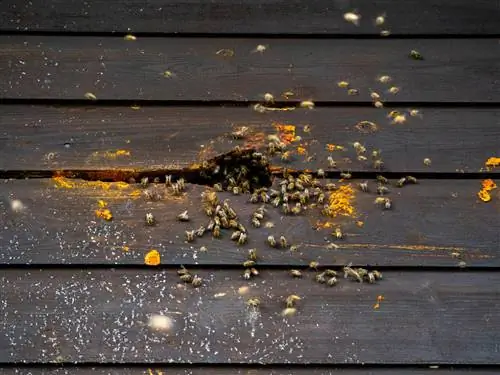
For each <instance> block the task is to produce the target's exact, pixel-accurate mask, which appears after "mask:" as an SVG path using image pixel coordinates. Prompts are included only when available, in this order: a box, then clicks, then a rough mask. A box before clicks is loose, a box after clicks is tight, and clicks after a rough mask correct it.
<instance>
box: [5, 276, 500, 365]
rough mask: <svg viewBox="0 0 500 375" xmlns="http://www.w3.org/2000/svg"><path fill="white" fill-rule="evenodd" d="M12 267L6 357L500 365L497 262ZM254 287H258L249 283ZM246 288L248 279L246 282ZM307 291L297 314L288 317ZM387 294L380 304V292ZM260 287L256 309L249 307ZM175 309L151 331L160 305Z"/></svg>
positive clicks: (7, 284) (14, 359)
mask: <svg viewBox="0 0 500 375" xmlns="http://www.w3.org/2000/svg"><path fill="white" fill-rule="evenodd" d="M192 272H193V273H196V274H198V275H200V276H201V277H202V278H203V279H204V280H205V281H204V283H205V284H204V285H203V286H202V287H200V288H199V289H194V288H191V287H190V286H189V285H187V286H183V285H181V286H179V285H178V281H177V280H178V278H177V276H176V273H175V271H173V270H172V271H156V270H149V271H137V270H116V271H113V270H94V271H89V270H45V271H38V270H32V271H28V270H5V271H4V272H2V277H1V282H2V286H3V290H4V293H3V295H2V304H1V305H0V312H1V315H2V316H3V317H4V318H3V321H2V325H1V326H0V336H1V337H2V340H1V341H0V360H1V361H2V362H4V363H11V362H18V361H27V362H40V363H46V362H53V361H67V362H73V361H78V362H94V361H95V362H106V363H109V362H124V363H133V362H139V363H145V362H146V363H147V362H162V363H168V362H173V363H189V362H194V363H229V362H230V363H269V364H273V363H313V364H314V363H329V364H336V363H339V364H340V363H356V364H368V365H369V364H380V363H384V364H429V363H432V364H468V363H474V364H497V363H498V362H499V360H500V353H499V351H498V342H497V338H498V335H499V333H500V332H499V328H498V327H499V326H500V312H499V311H500V294H499V290H498V288H494V287H492V285H497V284H498V283H499V282H500V275H499V274H498V273H493V272H492V273H487V274H485V273H484V272H480V273H475V272H472V271H470V272H444V273H443V272H418V273H415V272H386V273H385V274H384V280H382V281H380V283H378V284H365V283H363V284H358V283H356V282H354V281H349V280H344V279H342V280H340V282H339V284H338V285H337V286H336V287H334V288H329V287H327V286H324V285H319V284H317V283H315V282H314V281H313V280H312V277H313V276H314V273H311V274H308V275H307V276H306V277H304V278H303V279H292V278H291V277H290V275H289V274H288V273H287V271H265V270H263V271H262V273H261V276H259V278H258V279H254V280H253V281H251V282H244V281H243V280H242V279H241V275H240V272H239V271H237V270H234V271H229V270H227V271H223V270H194V269H193V270H192ZM245 286H247V287H248V290H246V289H245ZM241 287H244V288H243V289H240V288H241ZM292 293H293V294H297V295H299V296H301V297H302V300H301V301H299V302H298V303H297V314H296V315H295V316H293V317H291V318H288V319H284V318H282V317H281V316H280V313H281V311H282V309H283V308H284V305H285V304H284V299H285V298H286V296H288V295H289V294H292ZM241 294H243V295H241ZM378 295H383V296H384V301H382V302H381V303H380V307H379V309H374V303H375V302H376V299H377V296H378ZM250 297H258V298H260V300H261V307H260V309H259V311H258V312H256V311H254V310H253V309H249V308H247V307H246V306H245V303H246V300H247V299H248V298H250ZM159 313H162V314H166V315H168V316H170V317H171V318H172V320H173V327H172V329H171V330H170V331H169V332H168V333H165V332H162V333H159V332H151V330H150V328H149V327H148V326H147V320H148V317H149V316H150V314H159Z"/></svg>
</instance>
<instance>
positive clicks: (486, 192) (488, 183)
mask: <svg viewBox="0 0 500 375" xmlns="http://www.w3.org/2000/svg"><path fill="white" fill-rule="evenodd" d="M481 186H482V189H481V190H479V191H478V193H477V196H478V198H479V199H480V200H482V201H483V202H489V201H491V194H490V191H492V190H493V189H496V188H497V185H496V184H495V182H494V181H493V180H491V179H487V180H483V181H482V182H481Z"/></svg>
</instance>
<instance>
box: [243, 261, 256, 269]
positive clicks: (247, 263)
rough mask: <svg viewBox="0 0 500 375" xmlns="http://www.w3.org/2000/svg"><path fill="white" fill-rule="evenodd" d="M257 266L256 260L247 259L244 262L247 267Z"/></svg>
mask: <svg viewBox="0 0 500 375" xmlns="http://www.w3.org/2000/svg"><path fill="white" fill-rule="evenodd" d="M253 266H255V261H254V260H246V261H244V262H243V267H245V268H250V267H253Z"/></svg>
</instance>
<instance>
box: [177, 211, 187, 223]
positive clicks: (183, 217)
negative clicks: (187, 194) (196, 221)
mask: <svg viewBox="0 0 500 375" xmlns="http://www.w3.org/2000/svg"><path fill="white" fill-rule="evenodd" d="M177 219H178V220H179V221H189V215H188V212H187V210H186V211H182V212H181V213H180V214H179V215H177Z"/></svg>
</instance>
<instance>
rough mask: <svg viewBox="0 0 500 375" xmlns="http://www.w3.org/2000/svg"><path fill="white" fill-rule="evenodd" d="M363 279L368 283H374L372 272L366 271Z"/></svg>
mask: <svg viewBox="0 0 500 375" xmlns="http://www.w3.org/2000/svg"><path fill="white" fill-rule="evenodd" d="M365 279H366V280H367V281H368V282H369V283H370V284H373V283H375V281H376V280H375V275H374V274H373V272H368V273H367V274H366V276H365Z"/></svg>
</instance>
